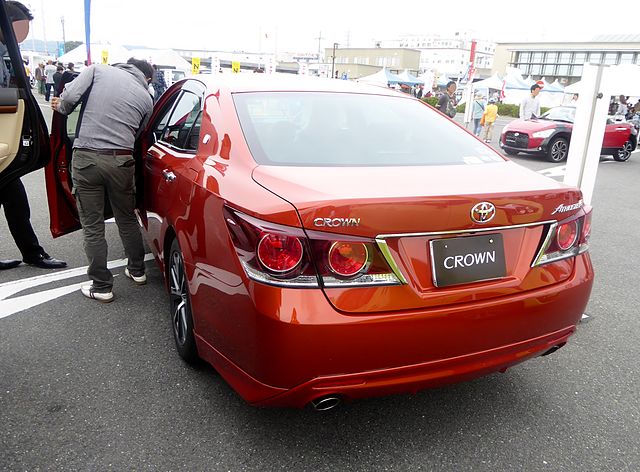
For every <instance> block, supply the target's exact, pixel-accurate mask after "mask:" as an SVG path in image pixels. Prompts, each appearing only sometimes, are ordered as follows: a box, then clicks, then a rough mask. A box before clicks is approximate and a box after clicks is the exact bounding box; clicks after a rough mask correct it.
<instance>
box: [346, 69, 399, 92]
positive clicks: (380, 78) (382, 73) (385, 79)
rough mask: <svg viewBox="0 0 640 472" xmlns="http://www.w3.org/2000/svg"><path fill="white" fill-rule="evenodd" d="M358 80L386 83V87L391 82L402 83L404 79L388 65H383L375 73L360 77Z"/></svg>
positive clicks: (376, 83)
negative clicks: (388, 67)
mask: <svg viewBox="0 0 640 472" xmlns="http://www.w3.org/2000/svg"><path fill="white" fill-rule="evenodd" d="M356 81H357V82H364V83H366V84H374V85H384V86H385V87H386V86H387V85H389V84H398V83H402V79H401V78H400V77H398V76H397V75H395V74H392V73H391V72H389V71H388V70H387V68H386V67H383V68H382V69H380V70H379V71H378V72H376V73H375V74H371V75H367V76H366V77H360V78H359V79H357V80H356Z"/></svg>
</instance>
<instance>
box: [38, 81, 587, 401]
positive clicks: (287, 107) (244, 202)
mask: <svg viewBox="0 0 640 472" xmlns="http://www.w3.org/2000/svg"><path fill="white" fill-rule="evenodd" d="M65 120H66V117H64V116H62V115H59V114H55V116H54V119H53V130H54V134H53V135H52V143H53V148H54V149H55V150H56V153H55V155H54V157H53V159H52V162H51V163H50V165H49V166H48V167H47V173H46V177H47V187H48V192H49V196H50V209H51V224H52V230H53V234H54V235H56V236H59V235H62V234H64V233H66V232H69V231H72V230H73V229H74V228H77V227H78V225H77V215H76V214H75V212H74V211H75V208H74V200H73V198H72V195H71V191H72V188H71V181H70V178H69V172H68V168H69V165H70V163H71V159H72V154H71V145H72V141H73V131H74V129H75V127H74V126H66V125H65ZM56 134H57V135H56ZM137 159H139V162H140V170H141V174H142V177H143V178H142V180H141V181H140V183H139V185H138V188H139V189H141V199H140V202H139V207H140V208H139V210H138V211H139V218H140V221H141V225H142V228H143V233H144V236H145V239H146V241H147V243H148V245H149V247H150V248H151V250H152V252H153V254H154V256H155V259H156V262H157V264H158V267H159V268H160V270H161V272H162V274H163V276H164V280H165V284H166V287H167V290H168V293H169V297H168V303H167V304H168V311H169V314H170V316H169V319H170V325H171V326H172V330H173V335H174V338H175V345H176V348H177V351H178V354H179V355H180V356H182V358H183V359H185V360H186V361H188V362H194V361H196V360H197V359H198V358H202V359H204V360H206V361H207V362H209V363H210V364H211V365H212V366H214V367H215V368H216V369H217V371H218V372H219V373H220V375H221V376H222V377H223V378H224V379H225V380H226V381H227V382H228V383H229V384H230V385H231V386H232V387H233V388H234V389H235V390H236V391H237V392H238V393H239V394H240V395H241V396H242V397H243V398H244V399H245V400H246V401H247V402H249V403H251V404H253V405H261V406H294V407H302V406H304V405H307V404H312V405H313V406H314V407H315V408H317V409H329V408H331V407H333V406H335V405H336V404H338V403H339V401H341V400H343V399H354V398H361V397H369V396H374V395H387V394H391V393H398V392H415V391H418V390H420V389H424V388H428V387H434V386H439V385H443V384H447V383H451V382H458V381H463V380H468V379H471V378H474V377H478V376H481V375H484V374H488V373H491V372H496V371H504V370H505V369H507V368H508V367H511V366H513V365H515V364H517V363H519V362H522V361H524V360H526V359H530V358H533V357H537V356H541V355H545V354H549V353H551V352H553V351H555V350H556V349H558V348H559V347H561V346H564V345H565V343H566V342H567V340H568V338H569V337H570V336H571V335H572V334H573V333H574V331H575V329H576V324H577V323H578V322H579V320H580V318H581V315H582V313H583V312H584V309H585V306H586V304H587V301H588V299H589V294H590V291H591V285H592V281H593V269H592V266H591V262H590V259H589V254H588V252H587V249H588V239H589V233H590V227H591V224H590V221H591V210H590V208H589V207H587V206H585V205H584V204H583V201H582V196H581V193H580V191H579V190H578V189H576V188H571V187H567V186H565V185H564V184H562V183H559V182H556V181H554V180H552V179H548V178H546V177H544V176H542V175H540V174H537V173H535V172H532V171H529V170H527V169H524V168H522V167H521V166H519V165H517V164H515V163H513V162H510V161H509V160H507V159H506V158H504V157H503V156H501V155H499V154H498V153H496V152H495V151H494V150H492V149H491V148H489V147H488V146H486V145H485V144H484V143H482V142H480V141H479V140H478V139H477V138H475V137H474V136H473V135H471V134H470V133H468V132H466V131H465V130H464V129H462V128H461V127H459V126H458V125H456V124H455V123H453V122H452V121H451V120H449V119H447V118H446V117H444V116H443V115H442V114H440V113H439V112H437V111H435V110H433V109H432V108H431V107H429V106H427V105H426V104H424V103H422V102H421V101H419V100H416V99H415V98H412V97H410V96H407V95H406V94H400V93H397V92H394V91H392V90H387V89H384V88H379V87H373V86H365V85H360V84H355V83H351V82H347V81H341V80H328V79H316V78H305V77H297V76H294V77H286V78H285V77H279V76H266V75H261V74H239V75H224V74H223V75H215V76H198V77H197V78H196V77H194V78H190V79H186V80H183V81H181V82H178V83H176V84H174V85H173V86H172V87H171V88H169V89H168V90H167V92H166V93H165V94H164V95H163V96H162V98H161V99H160V100H159V102H158V103H157V104H156V106H155V109H154V113H153V116H152V118H151V121H150V123H149V125H148V127H147V129H146V131H145V132H144V133H142V138H141V141H140V143H139V152H138V156H137Z"/></svg>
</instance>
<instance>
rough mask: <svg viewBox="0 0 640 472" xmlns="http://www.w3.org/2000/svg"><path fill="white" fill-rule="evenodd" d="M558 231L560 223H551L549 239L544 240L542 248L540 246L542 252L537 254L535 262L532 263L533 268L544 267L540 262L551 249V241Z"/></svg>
mask: <svg viewBox="0 0 640 472" xmlns="http://www.w3.org/2000/svg"><path fill="white" fill-rule="evenodd" d="M557 229H558V222H557V221H554V222H553V223H551V226H549V231H547V237H546V238H544V242H543V243H542V246H540V250H539V251H538V254H536V257H534V259H533V262H532V263H531V267H536V266H539V265H542V263H541V262H540V259H542V256H544V253H545V252H547V249H549V245H551V240H552V239H553V236H554V235H555V234H556V231H557Z"/></svg>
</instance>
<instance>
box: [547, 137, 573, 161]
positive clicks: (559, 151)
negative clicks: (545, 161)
mask: <svg viewBox="0 0 640 472" xmlns="http://www.w3.org/2000/svg"><path fill="white" fill-rule="evenodd" d="M568 152H569V145H568V143H567V142H566V141H565V140H564V139H557V140H555V141H554V142H553V143H552V144H551V148H550V150H549V158H550V160H551V161H553V162H562V161H564V160H565V159H566V158H567V154H568Z"/></svg>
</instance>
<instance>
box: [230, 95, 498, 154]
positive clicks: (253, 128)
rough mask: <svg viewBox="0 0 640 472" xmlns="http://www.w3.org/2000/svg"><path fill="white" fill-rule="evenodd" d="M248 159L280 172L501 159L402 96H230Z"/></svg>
mask: <svg viewBox="0 0 640 472" xmlns="http://www.w3.org/2000/svg"><path fill="white" fill-rule="evenodd" d="M233 99H234V103H235V106H236V110H237V113H238V117H239V120H240V124H241V126H242V130H243V132H244V135H245V138H246V140H247V143H248V145H249V149H250V150H251V153H252V155H253V157H254V159H255V160H256V162H257V163H259V164H265V165H282V166H323V167H329V166H422V165H425V166H426V165H465V164H467V165H475V164H483V163H487V162H501V161H503V160H504V159H503V158H502V157H500V156H499V155H497V154H496V153H495V152H494V151H493V150H491V149H489V148H487V147H486V146H485V145H483V144H482V143H480V142H479V141H478V140H477V139H475V138H474V137H473V136H471V135H469V134H468V133H465V132H464V131H462V130H461V129H460V128H459V127H458V126H456V125H455V124H454V123H452V122H451V121H450V120H448V119H447V118H445V117H443V116H441V115H440V114H438V113H437V112H435V111H434V110H432V109H431V108H429V107H428V106H426V105H425V104H423V103H421V102H419V101H417V100H413V99H409V98H404V97H401V96H398V97H389V96H384V95H370V94H354V93H332V92H313V93H309V92H251V93H237V94H234V96H233Z"/></svg>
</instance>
